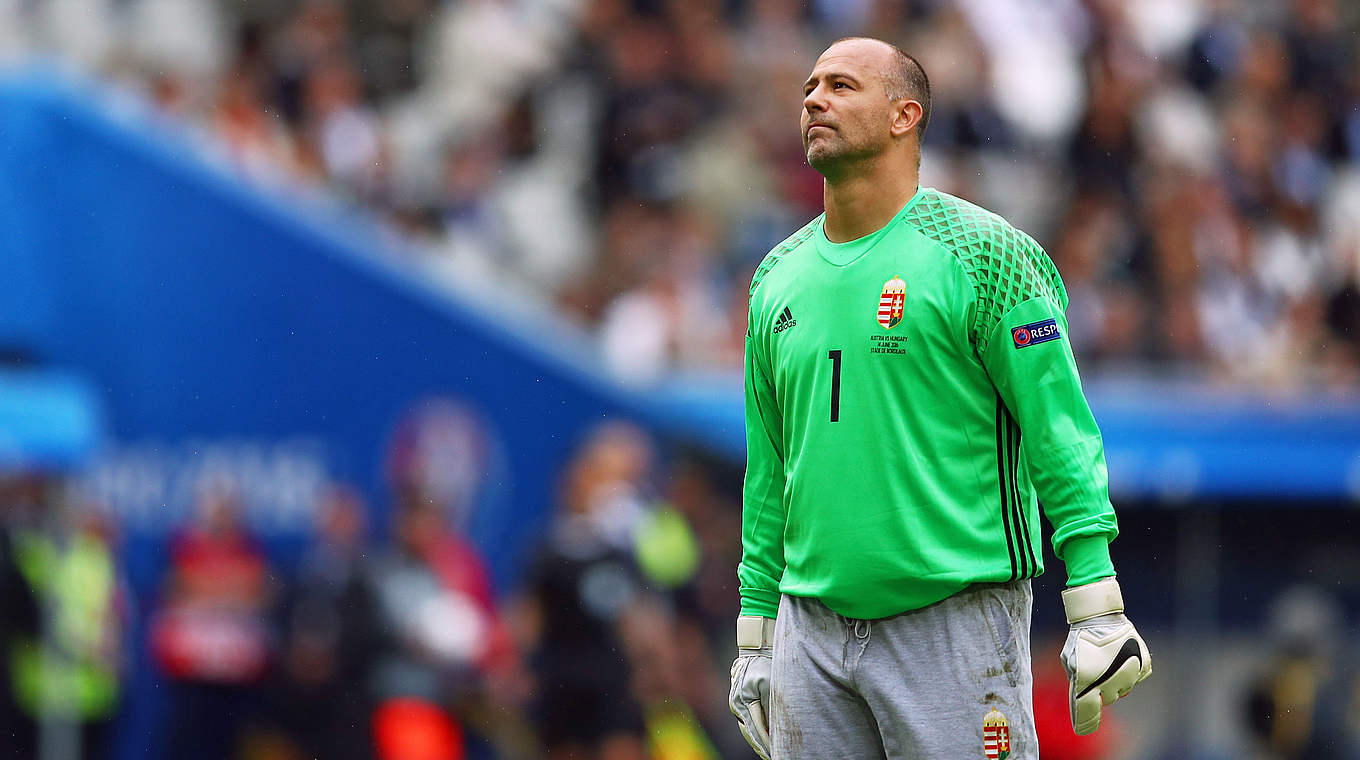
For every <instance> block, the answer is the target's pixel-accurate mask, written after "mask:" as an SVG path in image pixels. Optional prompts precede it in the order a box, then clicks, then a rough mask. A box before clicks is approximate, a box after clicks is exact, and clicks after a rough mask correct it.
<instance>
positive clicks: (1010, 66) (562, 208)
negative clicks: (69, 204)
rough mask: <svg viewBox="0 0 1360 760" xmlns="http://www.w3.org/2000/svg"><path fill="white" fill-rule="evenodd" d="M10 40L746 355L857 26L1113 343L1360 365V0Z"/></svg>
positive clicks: (674, 357) (373, 7) (968, 188)
mask: <svg viewBox="0 0 1360 760" xmlns="http://www.w3.org/2000/svg"><path fill="white" fill-rule="evenodd" d="M0 14H3V16H4V19H3V20H4V23H3V24H0V27H3V29H4V32H2V33H0V51H4V52H5V53H7V54H8V55H9V57H14V56H15V55H17V54H22V53H26V52H32V51H33V50H34V49H35V48H36V49H41V50H55V51H57V53H58V55H59V57H60V58H61V59H62V60H64V61H68V62H70V63H71V64H72V65H74V66H77V67H80V68H83V69H85V70H87V71H94V72H96V73H98V74H99V75H101V76H104V77H107V78H109V79H111V80H115V81H118V82H120V83H122V84H124V85H125V86H126V87H127V88H130V89H132V90H134V91H140V92H143V93H145V95H146V97H147V98H149V99H151V100H153V101H154V102H155V103H156V104H157V105H158V107H159V108H160V109H161V110H162V111H163V112H164V113H165V114H167V115H168V116H170V117H172V118H173V119H175V120H176V121H177V122H180V123H182V124H184V125H188V126H189V127H190V128H191V129H193V130H194V131H195V133H196V134H197V135H198V137H199V138H201V139H200V140H198V142H199V143H200V144H201V145H202V147H203V150H204V151H205V153H206V154H207V155H210V156H212V157H213V158H214V159H215V160H216V161H218V162H219V163H221V164H223V165H225V166H228V167H231V169H233V170H235V171H238V172H240V173H241V174H243V175H245V176H247V177H249V178H250V179H252V180H254V181H257V182H259V183H261V184H262V185H265V186H267V187H270V188H272V189H274V190H276V191H278V192H281V193H283V194H301V195H317V194H318V193H319V194H321V195H325V196H327V197H333V198H339V199H341V200H342V202H344V203H347V204H353V205H354V206H355V207H356V208H358V209H362V210H366V211H367V212H368V213H370V214H371V215H372V216H373V217H374V218H375V219H377V220H379V221H380V223H381V224H383V225H384V227H385V228H386V229H388V230H390V231H391V232H392V233H393V234H394V235H395V236H396V237H398V238H399V239H401V240H403V241H405V242H404V243H402V244H398V245H395V246H393V248H394V249H395V250H397V251H401V252H404V253H397V254H394V255H396V256H399V257H405V258H408V259H409V260H410V264H411V266H413V267H416V268H417V269H418V270H419V271H421V272H422V273H423V274H425V275H427V276H428V278H429V279H432V280H434V281H437V282H444V283H447V284H448V286H449V287H450V288H454V289H458V288H462V289H476V290H480V291H483V292H492V293H502V294H505V295H506V297H507V298H508V299H514V298H519V299H525V298H529V299H535V300H541V301H550V302H552V303H554V304H556V305H557V306H558V307H560V311H561V313H562V314H565V315H569V316H570V317H571V318H572V319H573V320H575V321H576V322H578V323H580V324H581V325H583V326H586V327H588V328H589V329H591V330H593V331H595V332H597V333H598V334H599V335H600V337H601V338H602V341H603V343H602V344H603V347H604V351H605V354H606V356H607V358H608V361H609V364H610V365H611V366H612V367H613V368H614V370H615V371H616V372H617V374H618V375H620V376H621V377H624V378H626V379H631V380H636V381H647V380H650V379H655V378H657V377H660V376H661V375H662V374H664V373H666V372H668V371H674V370H685V369H695V370H714V369H716V370H725V369H730V368H732V367H735V366H737V365H738V364H739V361H740V352H741V342H740V338H741V334H742V332H743V330H744V321H745V303H744V302H745V293H746V286H747V282H748V280H749V277H750V274H751V272H752V271H753V270H754V268H755V265H756V264H757V263H758V262H759V260H760V258H761V256H762V255H763V254H764V252H765V251H766V250H768V249H769V247H770V246H771V245H772V244H774V243H776V242H778V240H779V239H780V238H781V237H782V236H783V235H785V234H788V233H789V232H791V231H792V230H794V229H796V228H797V227H799V226H801V224H802V223H803V222H804V221H806V220H807V219H809V218H811V217H812V216H814V215H815V214H816V213H818V211H819V209H820V178H819V177H818V176H817V175H816V174H815V173H813V172H812V171H811V170H810V169H809V168H808V167H807V166H806V162H805V160H804V159H803V156H802V151H801V145H800V143H799V137H798V134H797V130H796V127H795V126H794V125H795V124H796V121H797V119H796V114H797V112H798V109H799V107H800V102H799V93H800V89H799V85H800V83H801V82H802V80H803V78H804V77H805V75H806V71H807V70H808V68H809V66H810V64H811V62H812V61H813V60H814V58H815V57H816V55H817V53H818V52H819V51H820V50H821V49H822V46H823V45H824V44H825V43H826V42H827V41H829V40H830V39H832V38H835V37H837V36H840V35H844V34H871V35H878V36H882V37H884V38H886V39H889V40H892V41H895V42H898V43H900V44H901V45H902V46H903V47H904V48H905V49H907V50H909V51H912V52H913V53H914V54H916V55H917V56H918V57H919V58H920V59H921V60H922V62H923V63H924V65H925V67H926V69H927V71H928V72H929V73H930V74H931V76H932V79H933V85H934V116H933V119H932V124H931V126H930V129H929V130H928V133H927V146H926V155H925V159H924V167H923V181H924V182H925V183H927V184H931V185H933V186H936V187H939V188H941V189H944V190H947V191H950V192H954V193H956V194H960V195H962V196H964V197H966V198H972V199H975V200H977V201H978V202H980V203H982V204H983V205H985V206H987V207H989V208H994V209H998V210H999V211H1000V212H1001V213H1003V214H1004V215H1006V216H1007V217H1008V218H1010V219H1011V220H1012V221H1013V222H1015V223H1016V224H1018V225H1019V226H1020V227H1022V228H1023V229H1025V230H1027V231H1029V232H1030V233H1031V234H1033V235H1034V236H1035V237H1036V238H1037V239H1038V240H1039V241H1040V242H1041V243H1043V244H1044V245H1045V247H1046V248H1047V250H1048V251H1049V253H1050V254H1051V255H1052V256H1053V258H1054V259H1055V261H1056V262H1057V264H1058V266H1059V268H1060V269H1061V271H1062V273H1063V275H1064V278H1065V280H1066V284H1067V288H1068V292H1069V295H1070V296H1071V305H1070V311H1069V314H1070V319H1071V323H1072V335H1073V339H1074V342H1075V345H1076V347H1077V349H1078V351H1079V353H1080V354H1081V357H1080V358H1081V359H1082V362H1083V365H1084V366H1085V367H1087V368H1090V369H1095V370H1100V369H1103V368H1110V367H1118V368H1119V369H1120V370H1122V371H1128V370H1133V371H1139V372H1144V373H1148V372H1155V373H1182V374H1191V375H1194V376H1196V377H1200V376H1208V377H1210V378H1215V379H1222V380H1225V381H1229V382H1236V383H1239V384H1246V385H1248V386H1260V387H1269V388H1285V389H1298V388H1308V389H1317V388H1344V387H1346V386H1347V385H1349V384H1353V382H1354V381H1355V380H1356V379H1357V374H1358V373H1360V358H1357V357H1358V354H1357V351H1358V350H1360V348H1358V344H1357V341H1358V340H1360V337H1357V336H1360V332H1357V328H1358V327H1360V324H1358V323H1360V288H1358V287H1357V281H1358V280H1360V274H1357V272H1360V222H1357V221H1356V220H1357V219H1360V213H1357V212H1360V175H1357V173H1356V172H1355V170H1354V168H1353V163H1354V159H1355V158H1356V156H1357V153H1360V111H1357V105H1358V104H1360V55H1358V54H1357V45H1356V43H1355V40H1356V39H1357V35H1356V32H1357V30H1360V26H1358V24H1360V12H1358V11H1357V9H1356V8H1355V7H1354V5H1353V4H1348V3H1342V2H1338V0H1290V1H1289V2H1256V1H1255V0H1195V1H1193V2H1150V1H1149V2H1137V3H1123V2H1115V1H1113V0H1058V1H1057V2H1030V1H1029V0H996V1H994V2H976V1H973V0H957V1H953V0H915V1H914V2H902V1H900V0H806V1H805V0H749V2H733V1H727V0H686V1H685V2H679V1H670V2H667V1H665V0H533V1H530V0H517V1H514V2H511V1H508V0H464V1H462V2H438V0H402V1H401V2H379V1H378V0H259V1H258V2H251V3H218V2H216V1H215V0H53V2H47V3H16V2H9V3H3V4H0Z"/></svg>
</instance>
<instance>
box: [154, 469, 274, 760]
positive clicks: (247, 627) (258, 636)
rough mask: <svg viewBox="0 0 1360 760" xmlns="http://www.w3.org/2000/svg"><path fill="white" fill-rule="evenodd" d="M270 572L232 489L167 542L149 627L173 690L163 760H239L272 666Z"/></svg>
mask: <svg viewBox="0 0 1360 760" xmlns="http://www.w3.org/2000/svg"><path fill="white" fill-rule="evenodd" d="M269 571H270V569H269V563H268V560H267V559H266V557H265V554H264V551H263V549H262V547H261V546H260V544H259V543H258V542H257V541H256V539H255V537H254V536H252V535H251V534H250V532H249V531H248V530H247V528H246V527H245V526H244V525H243V524H242V522H241V516H240V505H239V504H238V503H237V500H236V494H235V492H234V491H233V489H232V488H231V487H230V486H228V485H225V484H222V483H215V484H212V485H210V486H208V487H207V488H205V489H203V491H202V492H201V493H200V495H199V501H198V505H197V514H196V515H195V519H194V521H193V522H192V523H191V524H190V525H188V526H187V527H185V528H184V529H183V530H181V531H179V532H178V533H177V534H175V535H174V536H173V537H172V539H171V542H170V568H169V573H168V575H167V577H166V581H165V591H164V597H163V600H162V603H161V607H160V610H159V611H158V612H157V614H156V616H155V618H154V620H153V621H152V629H151V647H152V653H153V655H154V658H155V660H156V662H157V663H158V664H159V665H160V667H161V670H162V671H163V672H164V673H165V675H166V676H167V677H168V678H169V679H170V681H171V683H172V684H173V690H172V692H171V693H172V694H173V699H172V703H171V704H172V706H171V710H170V715H169V720H170V722H169V728H168V732H167V733H168V735H169V748H168V755H169V757H172V758H195V760H212V759H214V758H217V759H219V760H229V758H234V757H235V756H236V753H237V752H238V745H239V744H240V742H241V739H242V736H243V734H244V733H245V731H246V730H247V729H248V728H249V727H250V723H251V721H252V720H253V719H254V717H255V712H256V711H257V710H258V706H259V704H260V700H261V698H262V696H263V695H262V685H263V682H264V678H265V675H266V673H267V670H268V666H269V660H270V649H271V640H270V639H271V632H270V628H269V612H270V606H271V601H272V599H271V589H270V584H269Z"/></svg>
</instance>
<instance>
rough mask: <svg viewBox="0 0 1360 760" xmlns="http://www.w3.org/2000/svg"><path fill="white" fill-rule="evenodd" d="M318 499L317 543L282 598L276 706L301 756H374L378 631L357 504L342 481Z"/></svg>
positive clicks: (361, 508) (359, 759) (354, 759)
mask: <svg viewBox="0 0 1360 760" xmlns="http://www.w3.org/2000/svg"><path fill="white" fill-rule="evenodd" d="M319 502H320V503H319V509H318V513H317V542H316V544H315V545H314V546H313V547H312V548H311V549H310V550H309V551H308V552H307V553H306V555H305V556H304V557H303V560H302V564H301V566H300V568H299V570H298V576H297V581H296V584H295V586H294V589H293V592H292V594H290V599H289V604H288V613H287V615H286V622H285V637H284V641H283V647H282V658H281V659H282V661H281V663H280V671H281V673H280V676H281V678H280V680H281V689H280V690H279V693H278V694H277V695H276V697H277V704H278V710H277V713H278V717H279V719H280V720H281V721H282V723H283V728H284V730H285V731H286V732H287V733H288V734H289V735H290V737H291V738H292V740H293V741H294V742H295V743H296V744H297V746H298V749H299V750H300V751H301V752H302V754H304V755H305V756H306V757H317V758H327V759H328V760H367V759H368V758H372V757H373V756H374V754H373V735H372V732H371V731H370V728H369V715H370V714H371V712H372V710H373V700H372V699H371V696H370V694H369V692H368V688H367V677H368V673H369V670H370V668H371V667H372V661H373V654H374V650H375V647H376V644H377V643H378V635H377V609H376V606H375V602H374V598H373V593H372V589H371V588H370V587H369V583H368V578H367V573H368V572H369V564H370V563H369V560H368V558H367V554H366V552H365V550H366V548H367V540H366V528H367V517H366V513H365V505H364V502H363V499H362V497H361V496H360V495H359V493H358V492H357V491H356V490H354V489H353V488H352V487H350V486H345V485H335V486H333V487H331V488H329V489H327V490H326V491H325V492H324V493H323V494H322V495H321V498H320V500H319Z"/></svg>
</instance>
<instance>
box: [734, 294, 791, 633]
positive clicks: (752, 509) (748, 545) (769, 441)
mask: <svg viewBox="0 0 1360 760" xmlns="http://www.w3.org/2000/svg"><path fill="white" fill-rule="evenodd" d="M755 317H756V315H755V314H754V312H752V313H751V314H750V316H749V319H748V329H747V332H746V377H745V386H746V478H745V481H744V483H743V485H742V499H741V501H742V509H741V545H742V557H741V563H740V564H739V565H738V566H737V579H738V581H739V582H740V589H741V614H743V615H760V616H763V617H774V616H775V613H776V612H777V611H778V609H779V581H780V578H782V577H783V575H784V521H785V518H786V513H785V510H784V450H783V440H784V425H783V418H782V417H781V415H780V408H779V404H778V401H777V399H776V397H775V390H774V385H773V383H772V382H771V380H770V378H771V376H772V373H771V371H770V367H769V364H768V362H767V360H766V357H765V355H764V353H763V352H762V351H761V350H760V349H761V346H760V340H759V337H758V336H759V334H760V333H761V332H762V331H761V330H760V329H759V325H758V323H757V322H756V319H755Z"/></svg>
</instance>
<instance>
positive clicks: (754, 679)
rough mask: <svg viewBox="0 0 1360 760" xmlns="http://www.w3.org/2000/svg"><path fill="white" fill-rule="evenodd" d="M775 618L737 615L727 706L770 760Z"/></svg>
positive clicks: (753, 744) (743, 732)
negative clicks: (771, 685) (734, 648)
mask: <svg viewBox="0 0 1360 760" xmlns="http://www.w3.org/2000/svg"><path fill="white" fill-rule="evenodd" d="M773 655H774V619H773V618H767V617H757V616H755V615H742V616H740V617H738V618H737V659H736V660H734V661H733V662H732V690H731V691H730V692H728V695H727V706H728V707H730V708H732V714H733V715H735V716H737V726H738V727H740V728H741V735H742V736H744V737H746V743H747V744H750V745H751V749H753V750H755V751H756V754H757V755H760V756H761V757H762V758H764V760H770V724H769V716H770V668H771V664H772V663H773V661H774V657H773Z"/></svg>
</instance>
